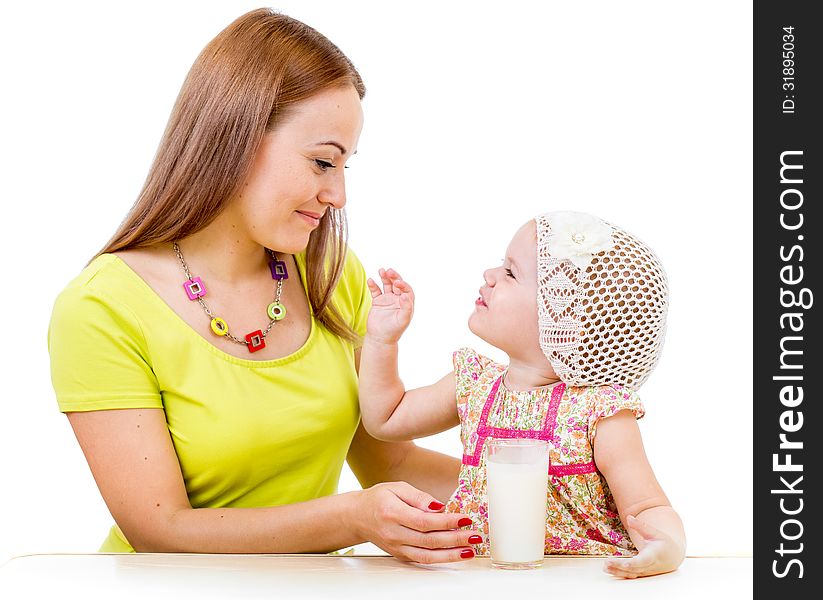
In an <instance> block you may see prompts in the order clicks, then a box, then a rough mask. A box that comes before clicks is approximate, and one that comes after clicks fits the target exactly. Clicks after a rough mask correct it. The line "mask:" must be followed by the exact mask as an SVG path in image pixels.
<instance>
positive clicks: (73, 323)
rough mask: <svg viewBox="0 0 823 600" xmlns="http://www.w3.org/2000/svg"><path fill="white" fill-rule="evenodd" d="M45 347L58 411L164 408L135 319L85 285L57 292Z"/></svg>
mask: <svg viewBox="0 0 823 600" xmlns="http://www.w3.org/2000/svg"><path fill="white" fill-rule="evenodd" d="M48 347H49V356H50V359H51V379H52V385H53V386H54V391H55V394H56V396H57V404H58V406H59V408H60V410H61V411H62V412H73V411H92V410H107V409H118V408H162V407H163V401H162V397H161V394H160V390H159V386H158V384H157V379H156V377H155V376H154V372H153V371H152V368H151V366H150V364H149V361H148V351H147V348H146V343H145V338H144V336H143V333H142V330H141V327H140V323H139V321H138V320H137V318H136V317H135V316H134V315H133V314H132V312H131V311H130V310H129V309H128V308H127V307H125V306H123V305H122V304H120V303H118V302H116V301H114V300H111V299H109V298H107V297H106V295H105V294H103V293H101V292H99V291H95V290H94V289H93V288H92V287H91V286H90V285H88V284H78V285H73V286H70V287H68V288H66V289H65V290H64V291H63V292H62V293H61V294H60V295H59V296H58V297H57V300H56V301H55V304H54V309H53V311H52V315H51V322H50V323H49V332H48Z"/></svg>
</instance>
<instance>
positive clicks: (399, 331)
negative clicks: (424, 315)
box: [366, 269, 414, 344]
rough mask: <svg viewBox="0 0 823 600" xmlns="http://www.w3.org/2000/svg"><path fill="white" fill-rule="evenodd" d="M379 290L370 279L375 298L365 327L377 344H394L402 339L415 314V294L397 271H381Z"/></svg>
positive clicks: (370, 288)
mask: <svg viewBox="0 0 823 600" xmlns="http://www.w3.org/2000/svg"><path fill="white" fill-rule="evenodd" d="M379 273H380V280H381V282H382V283H383V289H382V290H381V289H380V286H378V285H377V284H376V283H375V282H374V280H373V279H371V278H369V280H368V282H367V283H368V286H369V291H370V292H371V297H372V306H371V311H369V319H368V322H367V325H366V329H367V335H368V336H369V337H371V338H373V339H375V340H377V341H380V342H383V343H386V344H392V343H395V342H397V340H399V339H400V336H401V335H403V332H404V331H405V330H406V327H408V326H409V323H410V322H411V318H412V314H413V313H414V291H413V290H412V288H411V286H410V285H409V284H408V283H406V282H405V281H403V278H402V277H400V274H399V273H398V272H397V271H395V270H394V269H388V270H387V269H380V271H379Z"/></svg>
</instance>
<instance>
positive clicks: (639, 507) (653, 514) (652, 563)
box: [594, 410, 686, 578]
mask: <svg viewBox="0 0 823 600" xmlns="http://www.w3.org/2000/svg"><path fill="white" fill-rule="evenodd" d="M594 460H595V464H596V465H597V468H598V470H599V471H600V472H601V473H602V474H603V476H604V477H605V478H606V482H607V483H608V485H609V489H610V490H611V492H612V495H613V496H614V501H615V503H616V504H617V510H618V512H619V513H620V518H621V520H622V521H623V524H624V526H625V527H626V530H627V531H628V532H629V535H630V536H631V538H632V542H634V545H635V546H637V549H638V551H639V552H638V554H637V555H636V556H634V557H632V558H630V559H611V560H609V561H607V563H606V572H608V573H611V574H612V575H616V576H619V577H628V578H634V577H644V576H647V575H657V574H660V573H667V572H669V571H673V570H675V569H676V568H677V567H678V566H680V563H682V562H683V558H684V557H685V555H686V534H685V532H684V530H683V523H682V522H681V520H680V517H679V516H678V514H677V513H676V512H675V510H674V509H673V508H672V507H671V504H670V503H669V500H668V498H667V497H666V494H664V493H663V489H662V488H661V487H660V484H659V483H658V482H657V478H656V477H655V476H654V472H653V471H652V468H651V465H650V464H649V461H648V459H647V458H646V452H645V450H644V448H643V441H642V439H641V437H640V429H639V428H638V426H637V420H636V419H635V417H634V415H633V414H632V413H631V412H630V411H628V410H621V411H619V412H617V413H616V414H615V415H613V416H611V417H607V418H604V419H602V420H601V421H600V422H599V423H598V425H597V433H596V435H595V438H594Z"/></svg>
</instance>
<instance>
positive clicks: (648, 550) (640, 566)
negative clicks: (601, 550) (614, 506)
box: [603, 516, 684, 579]
mask: <svg viewBox="0 0 823 600" xmlns="http://www.w3.org/2000/svg"><path fill="white" fill-rule="evenodd" d="M626 521H627V523H626V527H627V528H628V530H629V533H630V534H631V537H632V541H634V542H635V545H636V546H637V550H638V553H637V554H636V555H635V556H633V557H631V558H610V559H608V560H607V561H606V564H605V565H604V566H603V570H604V571H605V572H606V573H609V574H611V575H614V576H615V577H625V578H628V579H634V578H635V577H648V576H649V575H660V574H661V573H668V572H669V571H674V570H675V569H676V568H677V567H679V566H680V563H681V562H683V554H684V552H683V549H682V548H681V547H680V545H679V544H678V543H677V542H675V541H674V540H673V539H672V538H671V537H670V536H669V535H667V534H666V533H665V532H663V531H661V530H659V529H658V528H657V527H653V526H652V525H650V524H649V523H647V522H646V521H642V520H640V519H638V518H637V517H633V516H629V517H628V518H627V519H626Z"/></svg>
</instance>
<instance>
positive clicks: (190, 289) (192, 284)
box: [183, 277, 206, 300]
mask: <svg viewBox="0 0 823 600" xmlns="http://www.w3.org/2000/svg"><path fill="white" fill-rule="evenodd" d="M183 287H184V288H185V290H186V295H188V297H189V300H197V299H198V298H199V297H200V296H205V295H206V286H205V285H203V282H202V281H200V278H199V277H192V278H191V279H190V280H189V281H185V282H183Z"/></svg>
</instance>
